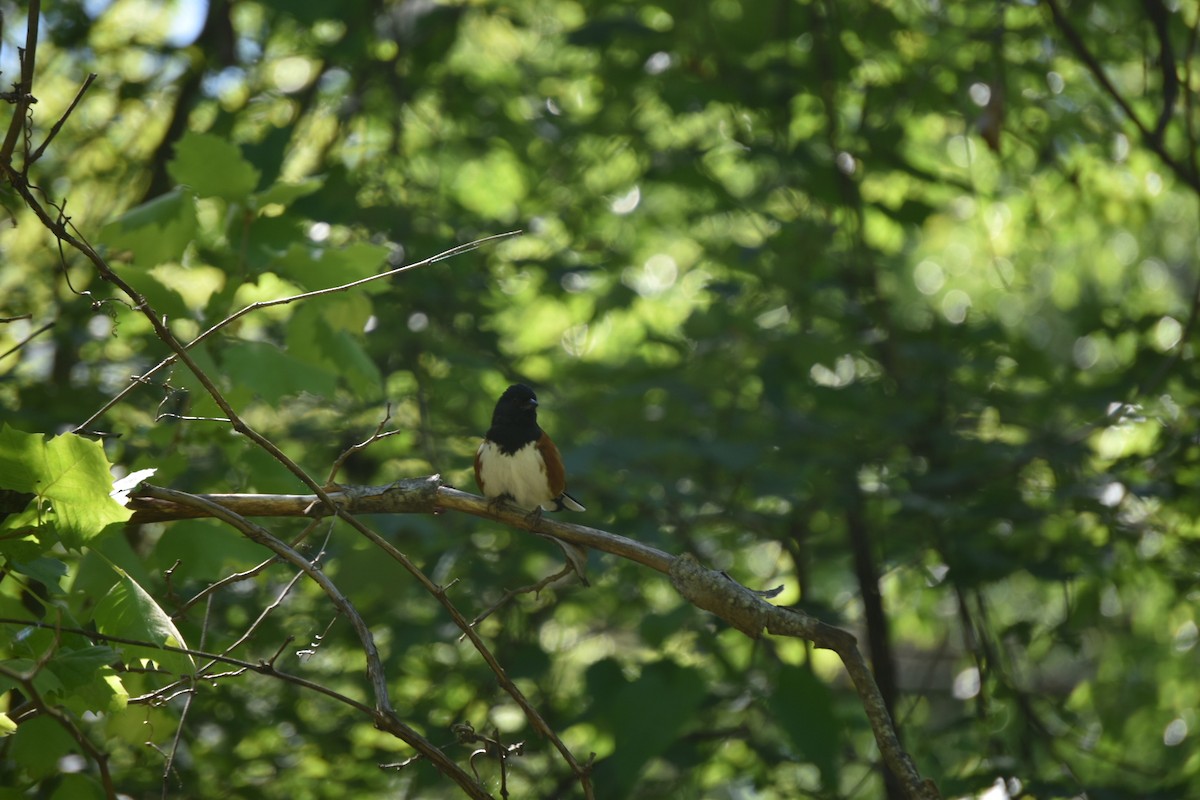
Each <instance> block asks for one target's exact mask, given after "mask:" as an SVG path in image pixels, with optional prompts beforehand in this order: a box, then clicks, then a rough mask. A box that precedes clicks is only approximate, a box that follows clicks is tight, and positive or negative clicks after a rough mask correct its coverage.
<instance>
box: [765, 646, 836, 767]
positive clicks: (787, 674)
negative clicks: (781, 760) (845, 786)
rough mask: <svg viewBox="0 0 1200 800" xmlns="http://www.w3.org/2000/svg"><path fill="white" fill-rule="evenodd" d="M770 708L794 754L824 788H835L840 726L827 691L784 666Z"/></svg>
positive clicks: (816, 681) (807, 674) (810, 677)
mask: <svg viewBox="0 0 1200 800" xmlns="http://www.w3.org/2000/svg"><path fill="white" fill-rule="evenodd" d="M771 707H772V710H773V711H774V713H775V719H776V721H778V722H779V726H780V727H781V728H783V730H784V733H786V734H787V736H788V739H790V740H791V743H792V746H793V747H795V748H796V752H797V753H798V754H799V755H800V756H801V757H802V758H804V759H806V760H808V761H810V762H812V763H813V764H814V765H816V767H817V769H818V770H820V771H821V782H822V784H823V785H824V786H825V788H827V789H830V788H834V787H836V786H837V785H838V783H837V781H838V754H839V752H840V749H841V738H842V723H841V720H839V719H838V718H837V716H836V715H835V714H834V709H833V693H832V692H831V691H830V690H829V687H828V686H827V685H826V684H825V683H823V682H822V681H821V680H820V679H819V678H817V676H816V675H813V674H812V672H811V671H809V670H807V669H804V668H802V667H786V666H785V667H784V668H782V669H781V671H780V673H779V677H778V679H777V681H776V686H775V697H774V702H773V703H772V704H771Z"/></svg>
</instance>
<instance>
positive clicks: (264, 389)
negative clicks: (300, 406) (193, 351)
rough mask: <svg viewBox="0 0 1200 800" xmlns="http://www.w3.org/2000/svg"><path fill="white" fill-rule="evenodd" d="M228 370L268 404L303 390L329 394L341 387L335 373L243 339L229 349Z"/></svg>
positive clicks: (227, 356)
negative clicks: (338, 386) (338, 385)
mask: <svg viewBox="0 0 1200 800" xmlns="http://www.w3.org/2000/svg"><path fill="white" fill-rule="evenodd" d="M225 369H226V372H227V374H228V375H229V378H230V379H231V380H232V381H233V382H234V383H236V384H237V385H238V386H240V387H242V388H245V389H249V390H250V391H252V392H254V393H255V394H257V395H259V396H260V397H262V399H263V400H266V401H267V402H268V403H277V402H279V401H280V400H281V399H283V398H284V397H287V396H288V395H295V394H299V393H301V392H312V393H313V394H315V395H319V396H322V397H327V396H329V395H331V394H333V391H334V389H335V388H336V386H337V382H336V380H335V378H334V375H333V373H331V372H329V371H328V370H324V369H320V368H317V367H314V366H313V365H312V364H310V363H306V362H303V361H300V360H299V359H297V358H294V357H292V356H291V355H289V354H288V353H285V352H283V351H282V350H280V349H279V348H278V347H275V346H274V345H271V344H267V343H265V342H241V343H239V344H237V345H234V346H232V347H230V348H228V349H227V350H226V352H225Z"/></svg>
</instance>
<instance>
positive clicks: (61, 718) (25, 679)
mask: <svg viewBox="0 0 1200 800" xmlns="http://www.w3.org/2000/svg"><path fill="white" fill-rule="evenodd" d="M0 675H3V676H4V677H6V678H8V679H9V680H11V681H12V682H13V683H15V684H17V685H18V686H20V687H21V692H22V693H23V694H24V695H25V696H26V697H27V698H29V700H30V702H31V703H32V704H33V705H34V706H35V707H36V708H37V709H38V710H39V711H40V712H41V713H42V714H45V715H46V716H48V717H49V718H50V719H52V720H54V721H55V722H57V723H58V724H59V726H60V727H62V729H63V730H65V731H66V732H67V733H68V734H69V735H70V737H71V738H72V739H74V740H75V741H76V743H78V744H79V747H80V748H81V749H82V750H83V751H84V752H85V753H87V754H88V756H89V757H91V759H92V761H94V762H96V768H97V769H98V770H99V771H100V784H101V785H102V786H103V787H104V796H105V797H107V798H109V800H117V787H116V784H114V783H113V779H112V774H111V773H110V772H109V769H108V755H107V754H106V753H104V752H103V751H102V750H100V749H99V748H98V747H96V745H94V744H92V740H91V739H89V738H88V737H87V735H86V734H84V732H83V731H81V730H79V727H78V726H77V725H76V724H75V723H74V721H73V720H72V719H71V718H70V717H69V716H67V714H66V712H64V711H62V710H61V709H59V708H58V707H56V706H54V705H51V704H50V703H47V702H46V700H45V698H43V697H42V695H41V692H39V691H38V688H37V685H36V684H35V682H34V680H33V679H34V677H35V676H36V672H35V673H32V674H30V673H22V672H17V671H15V670H11V669H9V668H8V667H5V666H3V665H0Z"/></svg>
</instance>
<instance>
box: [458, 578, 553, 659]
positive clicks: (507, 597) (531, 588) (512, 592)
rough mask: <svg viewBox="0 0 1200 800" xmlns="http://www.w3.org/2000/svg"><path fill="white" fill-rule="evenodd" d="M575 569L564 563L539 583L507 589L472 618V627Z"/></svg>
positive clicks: (463, 636)
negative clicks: (518, 598) (524, 595)
mask: <svg viewBox="0 0 1200 800" xmlns="http://www.w3.org/2000/svg"><path fill="white" fill-rule="evenodd" d="M574 571H575V567H573V566H572V565H571V564H570V563H568V564H564V565H563V568H562V569H560V570H559V571H558V572H556V573H554V574H553V575H547V576H546V577H544V578H542V579H541V580H540V581H538V582H537V583H531V584H529V585H528V586H522V587H521V588H520V589H509V590H507V591H506V592H505V593H504V595H503V596H502V597H501V598H500V599H499V600H497V601H496V602H495V603H492V605H491V606H489V607H488V608H486V609H484V610H483V611H481V612H480V613H479V614H478V615H477V616H476V617H475V619H473V620H471V627H472V628H474V627H477V626H478V625H479V623H481V622H483V621H484V620H485V619H487V618H488V617H490V616H491V615H492V614H495V613H496V612H497V611H499V610H500V609H501V608H504V606H506V605H508V604H509V603H511V602H512V601H513V600H514V599H515V598H517V597H520V596H521V595H523V594H533V595H535V596H536V595H538V594H541V591H542V589H545V588H546V587H547V586H549V585H550V584H552V583H554V582H555V581H556V580H558V579H559V578H565V577H567V576H568V575H570V574H571V573H573V572H574ZM464 638H466V634H465V633H464V634H463V635H462V636H459V637H458V640H459V641H460V642H461V641H462V640H463V639H464Z"/></svg>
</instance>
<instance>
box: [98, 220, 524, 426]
mask: <svg viewBox="0 0 1200 800" xmlns="http://www.w3.org/2000/svg"><path fill="white" fill-rule="evenodd" d="M520 233H521V231H519V230H516V231H508V232H506V233H497V234H495V235H493V236H485V237H483V238H482V239H476V240H474V241H472V242H467V243H466V244H460V245H458V246H457V247H452V248H450V249H449V250H444V251H442V252H441V253H438V254H437V255H435V256H431V257H429V258H427V259H425V260H424V261H417V262H415V263H412V264H405V265H404V266H402V267H396V268H395V269H391V270H388V271H386V272H380V273H379V274H377V275H370V276H368V277H366V278H361V279H359V280H356V281H351V282H350V283H344V284H342V285H340V286H332V287H330V288H328V289H317V290H316V291H312V292H304V293H303V294H294V295H290V296H288V297H281V298H278V299H276V300H263V301H260V302H257V303H251V304H250V305H248V306H245V307H244V308H241V309H239V310H238V311H235V312H234V313H233V314H230V315H229V316H228V317H226V318H225V319H223V320H221V321H220V322H218V323H217V324H215V325H213V326H212V327H211V328H209V329H208V330H206V331H204V332H203V333H201V334H200V335H199V336H197V337H196V338H195V339H192V340H191V341H190V342H188V343H187V344H185V345H183V349H185V350H190V349H192V348H193V347H195V346H196V345H198V344H200V342H202V341H204V340H205V339H207V338H208V337H209V336H211V335H212V334H214V333H216V332H217V331H219V330H221V329H222V328H224V327H225V326H226V325H229V324H230V323H232V322H234V321H236V320H238V319H241V318H242V317H244V316H245V315H247V314H249V313H251V312H254V311H258V310H260V309H263V308H270V307H271V306H281V305H286V304H288V303H295V302H298V301H300V300H308V299H311V298H313V297H320V296H323V295H327V294H333V293H334V292H344V291H347V290H348V289H352V288H355V287H357V286H361V285H363V284H365V283H369V282H371V281H377V280H380V279H381V278H390V277H392V276H393V275H399V274H400V273H402V272H407V271H409V270H413V269H418V268H420V267H426V266H429V265H430V264H436V263H437V262H439V261H445V260H446V259H448V258H453V257H454V256H457V255H461V254H463V253H468V252H470V251H472V250H476V249H478V248H479V247H482V246H483V245H485V244H488V243H490V242H494V241H499V240H501V239H508V238H510V237H513V236H518V235H520ZM178 360H179V357H178V354H172V355H169V356H167V357H166V358H164V359H163V360H162V361H160V362H158V363H157V364H155V365H154V366H153V367H151V368H150V369H148V370H147V371H146V372H144V373H142V374H141V375H139V376H137V377H136V378H133V379H132V380H131V383H130V384H129V385H128V386H126V387H125V388H124V389H122V390H121V391H120V392H118V393H117V394H116V395H115V396H114V397H113V398H112V399H111V400H109V401H108V402H107V403H105V404H104V406H103V407H101V408H100V409H99V410H98V411H96V413H94V414H92V415H91V416H90V417H88V418H87V419H85V420H84V421H83V422H81V423H79V424H78V425H76V426H75V428H74V432H75V433H79V432H80V431H84V430H87V428H88V427H89V426H91V425H92V423H94V422H95V421H96V420H98V419H100V417H102V416H104V415H105V414H106V413H108V411H109V409H111V408H112V407H113V406H115V405H116V404H117V403H119V402H121V401H122V400H123V399H125V397H127V396H128V395H129V393H130V392H132V391H133V390H134V389H136V388H137V387H138V385H139V384H141V383H145V382H146V381H147V379H148V378H149V377H150V376H151V375H154V374H155V373H157V372H158V371H159V370H161V369H163V368H165V367H168V366H170V365H171V364H174V363H175V362H176V361H178Z"/></svg>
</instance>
